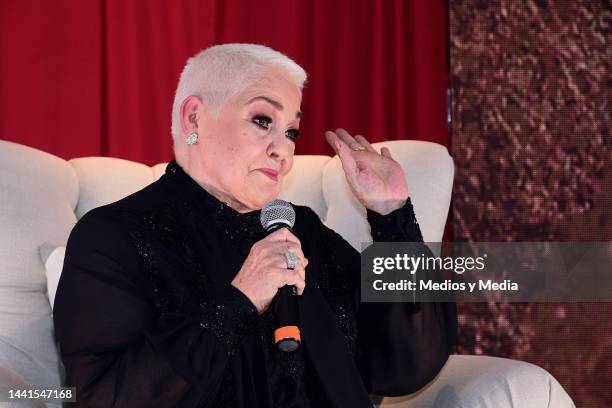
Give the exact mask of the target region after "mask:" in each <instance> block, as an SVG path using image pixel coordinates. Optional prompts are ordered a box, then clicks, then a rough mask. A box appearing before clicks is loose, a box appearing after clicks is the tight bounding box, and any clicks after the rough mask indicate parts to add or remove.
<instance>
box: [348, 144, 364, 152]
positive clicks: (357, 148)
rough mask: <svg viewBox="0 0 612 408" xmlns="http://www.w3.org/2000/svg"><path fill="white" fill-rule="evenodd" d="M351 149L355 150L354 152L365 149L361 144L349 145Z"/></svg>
mask: <svg viewBox="0 0 612 408" xmlns="http://www.w3.org/2000/svg"><path fill="white" fill-rule="evenodd" d="M351 149H353V150H354V151H356V152H361V151H365V150H367V149H366V148H365V147H363V146H361V145H358V146H353V147H351Z"/></svg>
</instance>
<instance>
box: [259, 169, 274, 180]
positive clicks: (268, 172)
mask: <svg viewBox="0 0 612 408" xmlns="http://www.w3.org/2000/svg"><path fill="white" fill-rule="evenodd" d="M257 170H259V171H261V172H262V173H263V174H265V175H266V176H268V177H270V178H271V179H272V180H274V181H277V180H278V171H276V170H272V169H268V168H262V169H257Z"/></svg>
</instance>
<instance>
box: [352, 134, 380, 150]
mask: <svg viewBox="0 0 612 408" xmlns="http://www.w3.org/2000/svg"><path fill="white" fill-rule="evenodd" d="M355 140H356V141H357V142H359V144H360V145H361V146H363V147H365V148H366V150H367V151H368V152H372V153H376V154H378V152H377V151H376V149H374V147H372V145H371V144H370V142H368V141H367V139H366V138H365V137H363V136H361V135H356V136H355Z"/></svg>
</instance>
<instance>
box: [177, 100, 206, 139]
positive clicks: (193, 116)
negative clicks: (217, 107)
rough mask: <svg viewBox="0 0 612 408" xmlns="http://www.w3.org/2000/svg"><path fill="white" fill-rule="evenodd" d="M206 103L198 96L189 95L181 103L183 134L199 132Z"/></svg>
mask: <svg viewBox="0 0 612 408" xmlns="http://www.w3.org/2000/svg"><path fill="white" fill-rule="evenodd" d="M203 107H204V104H203V103H202V100H201V99H200V98H198V97H197V96H193V95H192V96H188V97H187V98H185V100H184V101H183V103H182V104H181V130H182V131H183V135H189V134H191V133H193V132H196V133H197V132H198V128H201V127H202V125H203V123H201V122H202V121H203V120H204V119H203V118H202V117H201V116H202V115H201V112H202V111H203Z"/></svg>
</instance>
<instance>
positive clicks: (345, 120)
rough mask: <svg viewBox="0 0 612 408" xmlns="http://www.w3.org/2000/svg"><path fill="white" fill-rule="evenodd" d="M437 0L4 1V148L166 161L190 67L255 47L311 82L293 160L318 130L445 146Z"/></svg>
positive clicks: (319, 140) (319, 138) (319, 147)
mask: <svg viewBox="0 0 612 408" xmlns="http://www.w3.org/2000/svg"><path fill="white" fill-rule="evenodd" d="M445 21H446V6H445V1H444V0H384V1H383V0H335V1H329V0H303V1H299V0H268V1H263V0H248V1H247V0H177V1H168V0H140V1H139V0H88V1H82V0H55V1H47V0H29V1H23V0H3V1H2V2H1V3H0V30H1V33H2V35H1V36H0V56H1V59H0V138H2V139H6V140H10V141H14V142H18V143H22V144H25V145H29V146H32V147H36V148H38V149H42V150H45V151H47V152H50V153H52V154H55V155H58V156H60V157H64V158H72V157H80V156H89V155H104V156H113V157H120V158H125V159H130V160H136V161H140V162H143V163H146V164H154V163H157V162H161V161H167V160H169V159H170V158H172V146H171V137H170V110H171V105H172V99H173V96H174V90H175V88H176V82H177V80H178V76H179V74H180V71H181V69H182V67H183V65H184V63H185V61H186V59H187V58H188V57H190V56H191V55H193V54H195V53H196V52H198V51H199V50H201V49H203V48H206V47H208V46H210V45H213V44H219V43H226V42H254V43H261V44H265V45H268V46H270V47H272V48H275V49H277V50H279V51H281V52H283V53H285V54H287V55H289V56H290V57H291V58H293V59H294V60H295V61H297V62H298V63H299V64H301V65H302V66H303V67H304V68H305V69H306V71H307V72H308V74H309V79H308V83H307V85H306V89H305V92H304V100H303V103H302V110H303V112H304V119H303V120H302V127H301V130H302V137H301V138H300V140H299V142H298V144H297V149H296V152H297V153H298V154H331V149H329V148H328V146H327V143H326V142H325V141H324V138H323V132H324V131H325V130H327V129H335V128H337V127H344V128H346V129H347V130H348V131H349V132H352V133H361V134H363V135H364V136H366V137H368V138H369V139H371V140H372V141H380V140H391V139H420V140H429V141H434V142H438V143H441V144H444V145H447V130H446V96H445V94H446V92H445V89H446V66H447V61H446V58H447V56H446V28H445V25H446V23H445Z"/></svg>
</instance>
